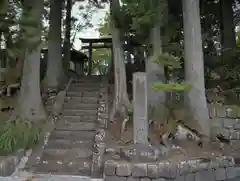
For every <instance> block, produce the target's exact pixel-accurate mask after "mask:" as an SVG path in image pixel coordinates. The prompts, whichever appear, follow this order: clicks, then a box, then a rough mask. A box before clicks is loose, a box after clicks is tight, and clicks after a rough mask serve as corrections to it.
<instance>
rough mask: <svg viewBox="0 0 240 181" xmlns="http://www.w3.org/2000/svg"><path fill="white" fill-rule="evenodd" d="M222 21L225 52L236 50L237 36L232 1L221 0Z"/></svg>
mask: <svg viewBox="0 0 240 181" xmlns="http://www.w3.org/2000/svg"><path fill="white" fill-rule="evenodd" d="M220 4H221V16H222V17H221V21H222V23H221V24H222V27H221V30H222V33H221V34H222V35H221V36H222V45H223V48H224V49H225V50H228V49H229V50H231V49H234V48H236V34H235V26H234V19H233V9H232V0H227V1H226V0H220Z"/></svg>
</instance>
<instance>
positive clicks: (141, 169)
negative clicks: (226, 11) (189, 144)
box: [104, 157, 240, 181]
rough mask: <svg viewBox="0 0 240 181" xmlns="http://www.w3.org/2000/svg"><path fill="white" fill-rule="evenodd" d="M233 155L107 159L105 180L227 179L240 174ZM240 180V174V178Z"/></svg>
mask: <svg viewBox="0 0 240 181" xmlns="http://www.w3.org/2000/svg"><path fill="white" fill-rule="evenodd" d="M238 170H239V169H238V168H236V167H234V160H233V159H232V158H231V157H222V158H216V159H213V160H207V161H204V162H199V161H197V160H195V161H194V160H190V161H186V162H179V163H175V164H174V163H170V162H168V161H165V162H164V161H162V162H158V163H156V162H155V163H129V162H117V161H114V160H108V161H106V162H105V165H104V181H224V180H226V181H227V180H228V179H229V180H230V179H233V178H236V177H237V176H239V175H238V174H239V173H238ZM239 180H240V178H239Z"/></svg>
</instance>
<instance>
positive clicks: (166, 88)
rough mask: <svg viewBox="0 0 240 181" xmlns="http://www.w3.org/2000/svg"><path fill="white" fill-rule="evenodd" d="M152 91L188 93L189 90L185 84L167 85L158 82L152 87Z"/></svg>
mask: <svg viewBox="0 0 240 181" xmlns="http://www.w3.org/2000/svg"><path fill="white" fill-rule="evenodd" d="M152 89H153V90H154V91H156V92H157V91H166V92H168V91H178V92H180V91H188V90H190V89H191V86H190V85H187V84H185V83H168V84H164V83H160V82H156V83H154V84H153V85H152Z"/></svg>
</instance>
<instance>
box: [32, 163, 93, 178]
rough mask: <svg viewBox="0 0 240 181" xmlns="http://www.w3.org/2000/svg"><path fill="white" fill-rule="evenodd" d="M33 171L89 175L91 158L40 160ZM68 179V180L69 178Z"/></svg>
mask: <svg viewBox="0 0 240 181" xmlns="http://www.w3.org/2000/svg"><path fill="white" fill-rule="evenodd" d="M35 172H36V173H37V174H39V173H47V174H49V173H51V174H56V175H81V176H90V172H91V160H88V159H87V160H86V159H73V160H63V161H61V160H42V162H41V163H40V164H38V165H37V166H36V170H35ZM69 181H70V180H69Z"/></svg>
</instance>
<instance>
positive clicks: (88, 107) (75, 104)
mask: <svg viewBox="0 0 240 181" xmlns="http://www.w3.org/2000/svg"><path fill="white" fill-rule="evenodd" d="M63 107H64V108H66V109H81V110H97V109H98V107H99V105H98V104H91V103H89V104H88V103H82V102H71V101H69V102H66V103H64V105H63Z"/></svg>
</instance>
